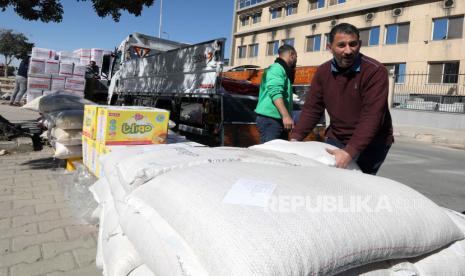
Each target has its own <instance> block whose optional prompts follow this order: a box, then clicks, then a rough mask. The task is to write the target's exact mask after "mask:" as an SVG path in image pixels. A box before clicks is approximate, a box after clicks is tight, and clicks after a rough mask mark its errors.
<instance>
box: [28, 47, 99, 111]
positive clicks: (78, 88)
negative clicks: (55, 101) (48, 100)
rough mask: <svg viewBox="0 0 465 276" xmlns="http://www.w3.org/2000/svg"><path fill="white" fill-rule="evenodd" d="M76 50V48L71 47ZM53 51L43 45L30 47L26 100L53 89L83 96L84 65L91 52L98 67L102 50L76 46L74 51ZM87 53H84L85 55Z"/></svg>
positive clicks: (45, 93) (87, 61)
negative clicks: (77, 47) (77, 48)
mask: <svg viewBox="0 0 465 276" xmlns="http://www.w3.org/2000/svg"><path fill="white" fill-rule="evenodd" d="M75 52H76V51H75ZM75 52H58V53H57V52H56V51H54V50H50V49H44V48H36V47H34V48H32V55H31V59H30V64H29V72H28V85H27V101H28V102H30V101H32V100H34V99H35V98H37V97H39V96H42V95H47V94H50V93H53V92H56V91H66V92H69V93H71V94H74V95H77V96H80V97H84V89H85V83H86V81H85V78H84V77H85V73H86V66H87V65H88V64H89V62H90V60H91V58H92V56H91V53H93V52H95V53H100V54H98V55H95V58H97V59H98V60H97V61H98V63H97V65H98V66H99V67H101V65H102V62H103V54H104V52H105V53H108V51H103V50H101V49H88V50H86V49H80V50H77V52H76V53H75ZM86 53H88V56H86Z"/></svg>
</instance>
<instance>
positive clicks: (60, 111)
mask: <svg viewBox="0 0 465 276" xmlns="http://www.w3.org/2000/svg"><path fill="white" fill-rule="evenodd" d="M86 104H92V102H90V101H88V100H85V99H83V98H82V97H79V96H76V95H73V94H70V93H69V92H66V91H65V92H63V91H58V92H56V93H52V94H48V95H45V96H40V97H38V98H36V99H34V100H33V101H31V102H29V103H27V104H26V105H24V106H23V108H25V109H30V110H34V111H37V112H39V113H40V114H41V115H42V116H43V118H42V123H43V125H44V126H45V127H46V128H47V130H48V131H47V133H46V135H47V136H46V137H47V138H48V139H49V141H50V144H51V145H52V147H53V148H54V150H55V154H54V157H55V158H58V159H72V158H79V157H81V156H82V138H81V137H82V125H83V117H84V105H86Z"/></svg>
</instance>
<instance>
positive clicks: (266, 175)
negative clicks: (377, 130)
mask: <svg viewBox="0 0 465 276" xmlns="http://www.w3.org/2000/svg"><path fill="white" fill-rule="evenodd" d="M279 143H280V142H277V143H276V142H274V145H273V147H274V148H273V149H271V148H269V144H268V145H266V144H265V145H263V148H261V146H258V147H252V148H249V149H241V148H227V147H222V148H207V147H199V146H198V144H195V143H189V142H185V143H178V144H169V145H152V146H138V147H121V148H119V149H117V150H116V149H115V150H112V152H111V153H109V154H107V155H105V156H104V157H103V158H102V159H101V160H100V161H101V163H102V166H103V170H104V177H102V178H101V179H100V180H99V181H98V182H97V183H96V184H94V186H92V187H91V191H92V192H93V194H94V197H95V199H96V200H97V201H98V202H99V204H100V207H99V208H100V212H101V213H100V214H101V215H100V220H101V221H100V230H99V231H100V233H99V241H98V247H99V250H98V255H97V265H98V266H99V267H100V268H102V269H103V273H104V275H215V276H216V275H334V274H338V273H342V275H465V274H464V273H465V270H464V269H463V267H464V266H465V254H463V253H464V250H463V249H464V241H463V239H464V235H465V219H464V218H463V216H461V215H460V214H457V213H453V212H451V211H445V210H444V209H442V208H440V207H438V206H437V205H436V204H435V203H433V202H432V201H431V200H429V199H427V198H426V197H424V196H423V195H421V194H419V193H418V192H416V191H414V190H413V189H411V188H409V187H407V186H405V185H403V184H400V183H398V182H395V181H392V180H389V179H385V178H382V177H376V176H371V175H365V174H362V173H360V172H358V171H351V170H342V169H336V168H332V167H329V166H328V165H327V164H326V165H325V164H323V163H326V162H327V161H328V160H329V159H325V158H323V159H321V158H320V157H321V155H322V154H323V155H324V153H325V150H324V149H325V148H326V147H328V145H326V144H321V143H315V142H306V143H296V144H294V143H283V144H282V148H280V147H279V146H280V145H279ZM294 146H295V147H296V148H294V149H292V148H293V147H294ZM322 162H323V163H322ZM354 169H356V167H354ZM357 203H362V204H357ZM451 217H453V218H452V219H451ZM461 250H462V251H461ZM438 264H441V265H440V266H439V268H438ZM135 273H137V274H135ZM396 273H410V274H396ZM441 273H442V274H441Z"/></svg>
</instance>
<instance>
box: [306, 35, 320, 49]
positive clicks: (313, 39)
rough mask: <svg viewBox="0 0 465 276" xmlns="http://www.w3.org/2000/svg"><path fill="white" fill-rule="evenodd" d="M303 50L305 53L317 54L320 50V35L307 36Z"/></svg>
mask: <svg viewBox="0 0 465 276" xmlns="http://www.w3.org/2000/svg"><path fill="white" fill-rule="evenodd" d="M306 44H307V45H306V46H305V49H306V51H307V52H318V51H320V49H321V35H312V36H307V39H306Z"/></svg>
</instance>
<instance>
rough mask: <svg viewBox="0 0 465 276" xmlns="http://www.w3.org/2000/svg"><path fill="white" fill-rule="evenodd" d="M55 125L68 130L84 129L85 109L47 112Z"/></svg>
mask: <svg viewBox="0 0 465 276" xmlns="http://www.w3.org/2000/svg"><path fill="white" fill-rule="evenodd" d="M47 118H49V119H50V121H51V122H53V126H54V127H57V128H61V129H66V130H71V129H73V130H82V122H83V118H84V110H64V111H58V112H53V113H49V114H47Z"/></svg>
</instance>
